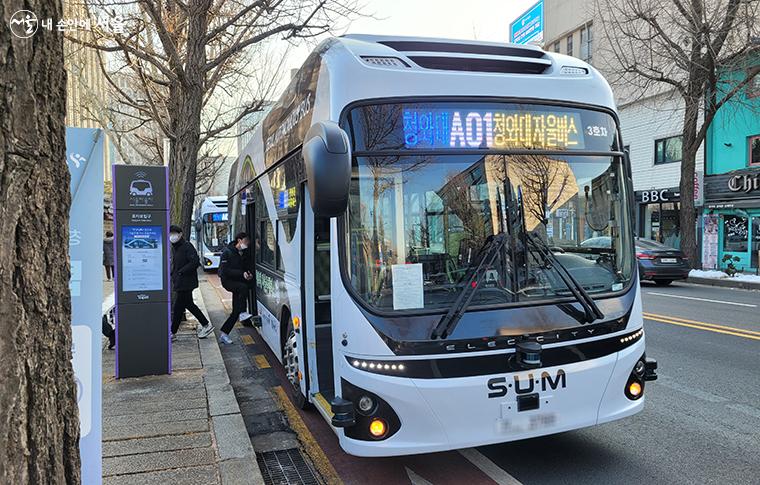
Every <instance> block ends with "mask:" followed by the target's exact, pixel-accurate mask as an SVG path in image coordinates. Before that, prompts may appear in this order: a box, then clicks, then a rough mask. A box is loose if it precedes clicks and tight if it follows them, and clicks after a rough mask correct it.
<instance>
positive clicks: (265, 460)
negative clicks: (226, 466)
mask: <svg viewBox="0 0 760 485" xmlns="http://www.w3.org/2000/svg"><path fill="white" fill-rule="evenodd" d="M256 461H258V462H259V468H260V469H261V475H262V477H263V478H264V483H265V484H266V485H296V484H298V485H301V484H303V485H320V481H319V480H318V479H317V475H316V474H315V473H314V470H313V469H312V467H311V465H310V464H309V463H308V462H307V461H306V459H305V458H304V456H303V455H302V454H301V450H299V449H298V448H291V449H289V450H279V451H267V452H264V453H256Z"/></svg>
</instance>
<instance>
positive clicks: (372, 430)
mask: <svg viewBox="0 0 760 485" xmlns="http://www.w3.org/2000/svg"><path fill="white" fill-rule="evenodd" d="M387 432H388V425H387V424H385V421H383V420H382V419H380V418H375V419H373V420H372V421H371V422H370V423H369V434H371V435H372V436H373V437H375V438H382V437H383V436H385V433H387Z"/></svg>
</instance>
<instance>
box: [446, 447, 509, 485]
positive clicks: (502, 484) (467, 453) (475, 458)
mask: <svg viewBox="0 0 760 485" xmlns="http://www.w3.org/2000/svg"><path fill="white" fill-rule="evenodd" d="M458 451H459V454H460V455H462V456H463V457H465V458H467V460H468V461H469V462H470V463H472V464H473V465H475V466H476V467H478V469H479V470H480V471H482V472H483V473H485V474H486V475H487V476H488V478H490V479H491V480H493V481H494V482H496V483H498V484H499V485H522V484H521V483H520V481H519V480H517V479H516V478H515V477H513V476H512V475H510V474H509V473H507V471H506V470H504V469H503V468H501V467H500V466H499V465H497V464H496V463H494V462H492V461H491V460H489V459H488V458H486V457H485V455H483V454H482V453H481V452H479V451H478V450H476V449H475V448H466V449H464V450H458Z"/></svg>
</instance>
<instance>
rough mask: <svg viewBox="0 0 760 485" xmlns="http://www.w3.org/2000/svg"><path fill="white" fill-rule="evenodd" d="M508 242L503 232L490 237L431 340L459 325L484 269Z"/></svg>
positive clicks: (444, 336) (484, 272) (448, 333)
mask: <svg viewBox="0 0 760 485" xmlns="http://www.w3.org/2000/svg"><path fill="white" fill-rule="evenodd" d="M507 240H508V237H507V234H506V233H504V232H501V233H498V234H495V235H493V236H490V237H489V238H488V239H487V240H486V243H485V244H484V245H483V249H482V250H481V257H480V262H479V263H478V266H477V267H476V268H475V270H474V271H473V272H472V273H471V276H470V278H469V279H468V280H467V283H466V284H465V285H464V287H463V288H462V292H461V293H460V294H459V296H458V297H457V299H456V300H455V301H454V303H453V304H452V305H451V307H450V308H449V311H448V312H447V313H446V315H444V316H443V318H441V321H440V322H438V325H436V327H435V329H434V330H433V333H432V335H431V336H430V338H431V339H436V338H442V339H443V338H446V337H448V336H449V335H451V332H452V331H453V330H454V327H456V325H457V323H459V319H460V318H462V315H464V312H465V311H466V310H467V306H468V305H469V304H470V301H472V297H473V296H474V295H475V290H476V289H477V288H478V286H480V284H481V283H482V281H483V277H484V276H485V275H486V271H485V270H486V268H488V267H490V265H491V264H492V263H493V261H494V260H495V259H496V257H497V256H498V255H499V253H500V252H501V250H502V248H503V247H504V245H505V244H506V242H507Z"/></svg>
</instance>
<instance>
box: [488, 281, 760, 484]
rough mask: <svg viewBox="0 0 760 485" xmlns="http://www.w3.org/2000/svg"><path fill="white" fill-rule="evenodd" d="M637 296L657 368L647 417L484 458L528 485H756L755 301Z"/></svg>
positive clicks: (758, 315)
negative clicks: (696, 484) (644, 315)
mask: <svg viewBox="0 0 760 485" xmlns="http://www.w3.org/2000/svg"><path fill="white" fill-rule="evenodd" d="M642 291H643V303H644V312H645V314H646V315H647V317H648V318H646V319H645V321H644V328H645V332H646V342H647V355H648V356H651V357H654V358H656V359H657V361H658V364H659V370H658V375H659V379H658V380H657V381H655V382H652V383H649V384H648V385H647V388H646V399H647V402H646V407H645V409H644V411H642V412H641V413H639V414H638V415H636V416H633V417H631V418H628V419H624V420H621V421H617V422H612V423H608V424H604V425H601V426H596V427H592V428H588V429H584V430H578V431H572V432H568V433H563V434H561V435H555V436H548V437H543V438H536V439H531V440H525V441H519V442H514V443H507V444H503V445H497V446H489V447H483V448H481V449H480V451H481V452H482V453H483V454H484V455H486V456H487V457H489V458H490V459H491V460H493V461H494V462H495V463H496V464H498V465H499V466H500V467H501V468H503V469H505V470H507V471H509V473H510V474H511V475H512V476H513V477H515V478H516V479H517V480H519V481H520V482H522V483H525V484H533V483H541V484H552V483H649V484H655V483H668V484H670V483H684V484H686V483H688V484H695V483H722V484H727V483H731V484H744V483H760V475H758V471H759V470H760V292H756V291H747V290H738V289H728V288H716V287H705V286H697V285H689V284H679V283H674V284H673V285H672V286H670V287H666V288H662V287H657V286H654V285H652V286H650V285H648V284H646V283H644V284H642ZM684 297H686V298H684ZM705 300H712V301H705ZM737 304H738V305H737ZM745 305H746V306H745ZM663 317H669V318H663ZM674 317H675V318H677V319H678V320H672V318H674ZM686 320H688V322H687V321H686ZM701 322H704V323H709V324H713V325H720V326H721V327H707V326H703V325H700V323H701ZM684 324H686V325H691V326H684ZM696 327H701V328H696ZM723 327H732V328H737V329H743V330H749V331H754V332H757V333H755V334H746V335H745V336H739V335H733V334H729V333H722V332H724V331H725V332H732V333H737V334H738V333H739V332H733V331H732V330H728V329H726V328H723ZM708 328H710V329H713V330H707V329H708ZM716 330H720V331H721V332H717V331H716ZM752 336H754V337H755V339H753V338H749V337H752Z"/></svg>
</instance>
